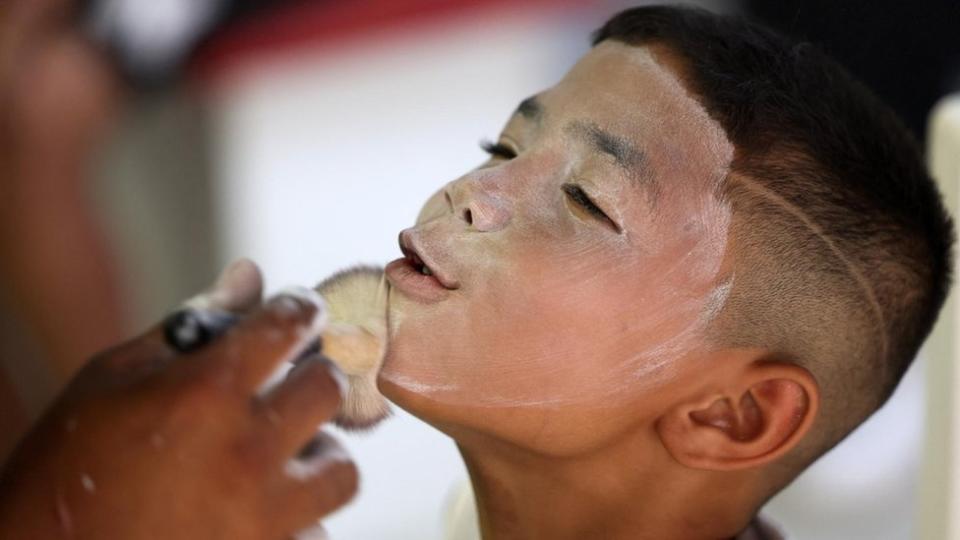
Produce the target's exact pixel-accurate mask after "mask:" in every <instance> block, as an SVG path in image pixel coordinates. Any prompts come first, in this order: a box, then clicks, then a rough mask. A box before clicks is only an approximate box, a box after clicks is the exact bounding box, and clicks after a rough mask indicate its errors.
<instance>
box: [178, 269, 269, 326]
mask: <svg viewBox="0 0 960 540" xmlns="http://www.w3.org/2000/svg"><path fill="white" fill-rule="evenodd" d="M262 296H263V275H262V273H261V272H260V268H259V267H257V265H256V263H254V262H253V261H251V260H250V259H238V260H236V261H234V262H232V263H230V264H229V265H228V266H227V267H226V268H225V269H224V270H223V272H221V273H220V276H219V277H218V278H217V281H216V282H215V283H214V284H213V287H211V288H210V289H208V290H206V291H204V292H203V293H200V294H198V295H197V296H194V297H193V298H191V299H189V300H187V301H186V302H185V303H184V306H185V307H187V308H193V309H197V310H201V311H226V312H230V313H236V314H245V313H249V312H251V311H253V310H254V309H256V308H257V306H259V305H260V302H261V299H262Z"/></svg>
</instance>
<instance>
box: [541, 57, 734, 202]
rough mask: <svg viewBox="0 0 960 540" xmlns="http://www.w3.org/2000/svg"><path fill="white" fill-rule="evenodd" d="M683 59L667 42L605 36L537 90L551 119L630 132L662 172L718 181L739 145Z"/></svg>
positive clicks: (550, 122)
mask: <svg viewBox="0 0 960 540" xmlns="http://www.w3.org/2000/svg"><path fill="white" fill-rule="evenodd" d="M678 66H679V63H678V62H677V61H676V60H675V59H674V58H673V56H672V55H670V54H669V51H667V50H666V49H665V48H663V47H658V46H653V47H648V46H639V47H638V46H632V45H627V44H623V43H619V42H613V41H606V42H602V43H600V44H598V45H597V46H596V47H594V48H593V49H591V51H590V52H589V53H587V54H586V55H585V56H584V57H583V58H581V59H580V61H579V62H577V64H576V65H574V67H573V68H572V69H571V70H570V71H569V72H568V73H567V75H566V76H565V77H564V78H563V79H562V80H561V81H560V82H559V83H558V84H557V85H556V86H554V87H553V88H551V89H549V90H547V91H545V92H544V93H542V94H540V96H538V100H539V101H540V102H541V103H542V104H543V106H544V112H545V114H544V115H543V117H544V118H543V122H544V124H545V127H548V128H562V127H564V126H566V125H569V124H570V123H571V122H577V121H588V122H590V123H591V124H594V125H597V126H599V127H600V128H602V129H604V130H606V131H609V132H611V133H613V134H616V135H617V136H620V137H623V138H625V139H628V140H630V142H631V143H633V144H635V145H636V146H637V147H638V148H639V149H640V150H641V151H643V152H644V153H645V154H646V156H647V158H648V159H647V161H646V162H645V164H646V166H647V167H651V168H653V169H654V170H653V171H651V172H653V173H655V174H656V175H657V176H660V177H666V178H669V177H673V176H676V175H678V174H680V175H683V176H690V175H692V176H694V177H698V178H701V179H703V180H705V181H709V182H713V183H716V182H719V181H720V180H721V179H722V178H723V177H724V176H725V175H726V172H727V170H728V169H729V165H730V161H731V160H732V158H733V145H732V144H731V143H730V141H729V140H728V138H727V137H726V133H725V131H724V130H723V128H722V127H721V126H720V124H719V123H718V122H716V121H715V120H714V119H713V118H711V117H710V115H709V114H708V113H707V111H706V109H705V108H704V107H703V105H702V104H701V103H700V102H699V101H698V99H697V98H696V97H695V96H694V95H693V94H692V93H691V92H689V91H688V90H687V88H686V86H685V85H684V83H683V81H682V79H681V77H680V75H679V69H678Z"/></svg>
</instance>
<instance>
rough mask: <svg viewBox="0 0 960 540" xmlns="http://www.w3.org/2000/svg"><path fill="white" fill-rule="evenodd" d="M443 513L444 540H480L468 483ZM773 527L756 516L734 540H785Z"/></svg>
mask: <svg viewBox="0 0 960 540" xmlns="http://www.w3.org/2000/svg"><path fill="white" fill-rule="evenodd" d="M445 507H446V508H445V509H444V513H443V524H444V536H443V537H444V540H481V538H480V528H479V526H478V520H477V505H476V503H475V502H474V499H473V489H472V488H471V487H470V482H469V481H467V480H463V481H461V482H459V483H458V484H457V485H456V486H454V488H453V489H452V490H451V491H450V495H449V496H447V502H446V505H445ZM785 539H786V536H784V535H783V533H781V532H780V531H779V530H778V529H777V528H776V527H775V526H773V525H772V524H770V523H769V522H767V521H766V520H764V519H763V518H761V517H760V516H757V517H756V518H754V520H753V521H751V522H750V525H748V526H747V528H746V529H744V530H743V532H741V533H740V534H738V535H737V537H736V538H734V540H785Z"/></svg>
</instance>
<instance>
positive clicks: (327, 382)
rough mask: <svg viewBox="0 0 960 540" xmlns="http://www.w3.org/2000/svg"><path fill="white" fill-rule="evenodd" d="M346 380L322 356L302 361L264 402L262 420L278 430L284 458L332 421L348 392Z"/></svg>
mask: <svg viewBox="0 0 960 540" xmlns="http://www.w3.org/2000/svg"><path fill="white" fill-rule="evenodd" d="M346 385H347V379H346V376H345V375H344V374H343V373H341V372H340V370H339V369H338V368H337V367H336V366H334V365H333V363H332V362H330V361H329V360H327V359H326V358H323V357H322V356H319V355H314V356H310V357H308V358H307V359H305V360H302V361H300V362H299V363H298V364H297V366H296V367H295V368H293V370H291V371H290V373H289V374H288V375H287V378H286V380H284V381H283V382H282V383H281V384H279V385H278V386H276V387H274V388H273V389H272V390H271V391H270V392H269V393H268V394H267V395H266V396H264V398H263V400H262V404H263V409H262V414H263V419H264V420H265V421H267V422H269V423H271V424H274V425H276V426H277V427H279V428H280V429H279V434H277V435H274V436H276V437H279V440H278V441H277V442H278V444H279V445H280V448H281V451H282V452H283V455H291V454H293V453H294V452H296V451H297V450H299V449H300V448H301V447H302V446H303V444H304V442H305V441H307V440H309V439H310V437H311V436H312V435H313V434H314V433H316V431H317V427H318V426H319V425H320V424H322V423H324V422H326V421H328V420H330V419H331V418H333V415H334V414H336V412H337V408H338V407H339V405H340V400H341V399H342V396H343V395H344V394H345V392H346V390H347V386H346Z"/></svg>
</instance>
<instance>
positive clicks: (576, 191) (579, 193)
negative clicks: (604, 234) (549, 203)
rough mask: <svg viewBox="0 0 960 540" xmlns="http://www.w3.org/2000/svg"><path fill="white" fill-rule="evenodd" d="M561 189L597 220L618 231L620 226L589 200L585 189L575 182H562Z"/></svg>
mask: <svg viewBox="0 0 960 540" xmlns="http://www.w3.org/2000/svg"><path fill="white" fill-rule="evenodd" d="M561 189H563V192H564V193H566V194H567V197H570V199H571V200H572V201H573V202H575V203H577V204H578V205H580V207H581V208H583V209H584V210H586V211H587V212H589V213H590V214H591V215H593V216H594V217H596V218H598V219H599V220H601V221H604V222H606V224H607V225H609V226H611V227H613V228H614V229H615V230H616V231H617V232H619V231H620V227H617V224H616V223H614V222H613V220H612V219H610V216H608V215H607V214H606V213H604V211H603V210H601V209H600V207H599V206H597V205H596V204H595V203H594V202H593V201H592V200H590V197H589V196H588V195H587V193H586V192H585V191H583V188H581V187H580V186H578V185H576V184H564V185H563V186H561Z"/></svg>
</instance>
